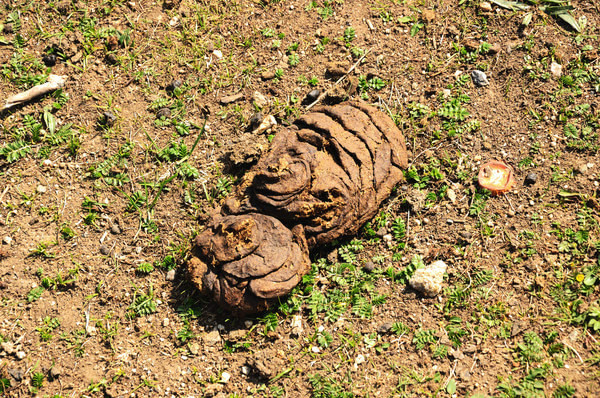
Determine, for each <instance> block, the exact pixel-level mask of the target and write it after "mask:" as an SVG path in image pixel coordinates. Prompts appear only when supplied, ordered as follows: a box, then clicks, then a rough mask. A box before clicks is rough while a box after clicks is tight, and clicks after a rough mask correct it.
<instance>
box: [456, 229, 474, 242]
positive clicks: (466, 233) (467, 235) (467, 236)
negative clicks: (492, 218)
mask: <svg viewBox="0 0 600 398" xmlns="http://www.w3.org/2000/svg"><path fill="white" fill-rule="evenodd" d="M458 234H459V235H460V237H461V238H463V239H464V240H465V241H467V242H468V241H470V240H471V238H472V237H473V235H472V234H471V233H470V232H469V231H460V232H459V233H458Z"/></svg>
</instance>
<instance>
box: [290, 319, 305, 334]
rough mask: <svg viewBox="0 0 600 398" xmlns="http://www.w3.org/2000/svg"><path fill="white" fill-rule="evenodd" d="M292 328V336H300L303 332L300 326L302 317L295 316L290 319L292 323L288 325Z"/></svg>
mask: <svg viewBox="0 0 600 398" xmlns="http://www.w3.org/2000/svg"><path fill="white" fill-rule="evenodd" d="M290 326H291V328H292V335H293V336H300V335H302V333H303V332H304V327H303V326H302V315H300V314H296V315H294V317H293V318H292V322H291V323H290Z"/></svg>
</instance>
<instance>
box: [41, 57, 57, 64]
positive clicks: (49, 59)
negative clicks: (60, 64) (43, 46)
mask: <svg viewBox="0 0 600 398" xmlns="http://www.w3.org/2000/svg"><path fill="white" fill-rule="evenodd" d="M56 61H57V58H56V55H54V54H46V55H44V56H43V57H42V62H43V63H44V65H46V66H54V65H56Z"/></svg>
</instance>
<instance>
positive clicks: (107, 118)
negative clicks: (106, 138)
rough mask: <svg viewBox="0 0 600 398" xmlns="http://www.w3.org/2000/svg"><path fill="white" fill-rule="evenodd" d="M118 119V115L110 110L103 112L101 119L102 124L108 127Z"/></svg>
mask: <svg viewBox="0 0 600 398" xmlns="http://www.w3.org/2000/svg"><path fill="white" fill-rule="evenodd" d="M116 121H117V117H116V116H115V115H114V114H113V113H112V112H110V111H106V112H104V113H103V114H102V118H101V119H100V124H101V125H103V126H106V127H112V126H114V124H115V122H116Z"/></svg>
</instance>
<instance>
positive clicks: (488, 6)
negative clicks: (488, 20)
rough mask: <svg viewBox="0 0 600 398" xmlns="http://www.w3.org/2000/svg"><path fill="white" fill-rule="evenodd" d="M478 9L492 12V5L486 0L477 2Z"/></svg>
mask: <svg viewBox="0 0 600 398" xmlns="http://www.w3.org/2000/svg"><path fill="white" fill-rule="evenodd" d="M479 9H480V10H481V11H485V12H492V5H491V4H490V3H489V2H487V1H482V2H481V3H479Z"/></svg>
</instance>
